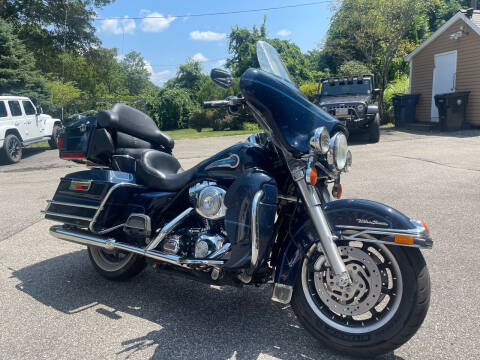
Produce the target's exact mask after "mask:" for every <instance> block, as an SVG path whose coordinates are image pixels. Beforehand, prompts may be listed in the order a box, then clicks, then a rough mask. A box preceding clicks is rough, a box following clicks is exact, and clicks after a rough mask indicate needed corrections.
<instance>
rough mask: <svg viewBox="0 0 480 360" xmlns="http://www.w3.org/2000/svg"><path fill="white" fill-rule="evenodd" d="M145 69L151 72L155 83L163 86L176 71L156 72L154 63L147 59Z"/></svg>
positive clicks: (151, 79)
mask: <svg viewBox="0 0 480 360" xmlns="http://www.w3.org/2000/svg"><path fill="white" fill-rule="evenodd" d="M145 69H146V70H147V71H148V73H149V74H150V81H151V82H153V83H154V84H155V85H158V86H162V85H163V84H164V83H165V82H166V81H167V80H168V79H170V78H171V77H172V76H173V75H174V73H173V72H171V71H170V70H163V71H159V72H155V71H154V70H153V67H152V64H150V63H149V62H148V61H146V60H145Z"/></svg>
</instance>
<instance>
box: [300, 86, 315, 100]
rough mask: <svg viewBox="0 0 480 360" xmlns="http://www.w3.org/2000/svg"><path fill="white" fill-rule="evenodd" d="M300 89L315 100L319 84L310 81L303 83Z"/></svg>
mask: <svg viewBox="0 0 480 360" xmlns="http://www.w3.org/2000/svg"><path fill="white" fill-rule="evenodd" d="M300 90H301V91H302V92H303V93H304V94H305V96H306V97H308V99H309V100H310V101H313V100H315V95H316V94H317V92H318V84H317V83H308V84H303V85H301V86H300Z"/></svg>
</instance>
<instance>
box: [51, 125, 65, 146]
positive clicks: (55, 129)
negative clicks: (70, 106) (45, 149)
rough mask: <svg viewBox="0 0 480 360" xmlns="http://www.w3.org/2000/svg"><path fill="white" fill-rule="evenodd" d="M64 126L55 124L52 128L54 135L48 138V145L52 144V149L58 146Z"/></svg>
mask: <svg viewBox="0 0 480 360" xmlns="http://www.w3.org/2000/svg"><path fill="white" fill-rule="evenodd" d="M61 129H62V127H61V126H60V125H58V124H55V125H53V129H52V137H51V138H50V140H48V145H50V149H56V148H58V138H59V135H60V130H61Z"/></svg>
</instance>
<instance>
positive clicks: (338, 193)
mask: <svg viewBox="0 0 480 360" xmlns="http://www.w3.org/2000/svg"><path fill="white" fill-rule="evenodd" d="M342 191H343V188H342V184H336V185H333V189H332V195H333V197H334V198H335V199H340V198H341V197H342Z"/></svg>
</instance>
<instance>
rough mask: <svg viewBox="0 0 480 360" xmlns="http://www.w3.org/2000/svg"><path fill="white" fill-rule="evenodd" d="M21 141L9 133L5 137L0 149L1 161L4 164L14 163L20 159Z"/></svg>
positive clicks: (21, 151)
mask: <svg viewBox="0 0 480 360" xmlns="http://www.w3.org/2000/svg"><path fill="white" fill-rule="evenodd" d="M22 153H23V149H22V142H21V141H20V139H19V138H18V137H17V136H16V135H14V134H9V135H7V136H6V137H5V140H4V142H3V148H2V149H1V159H2V162H4V163H6V164H15V163H18V162H19V161H20V160H21V159H22Z"/></svg>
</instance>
